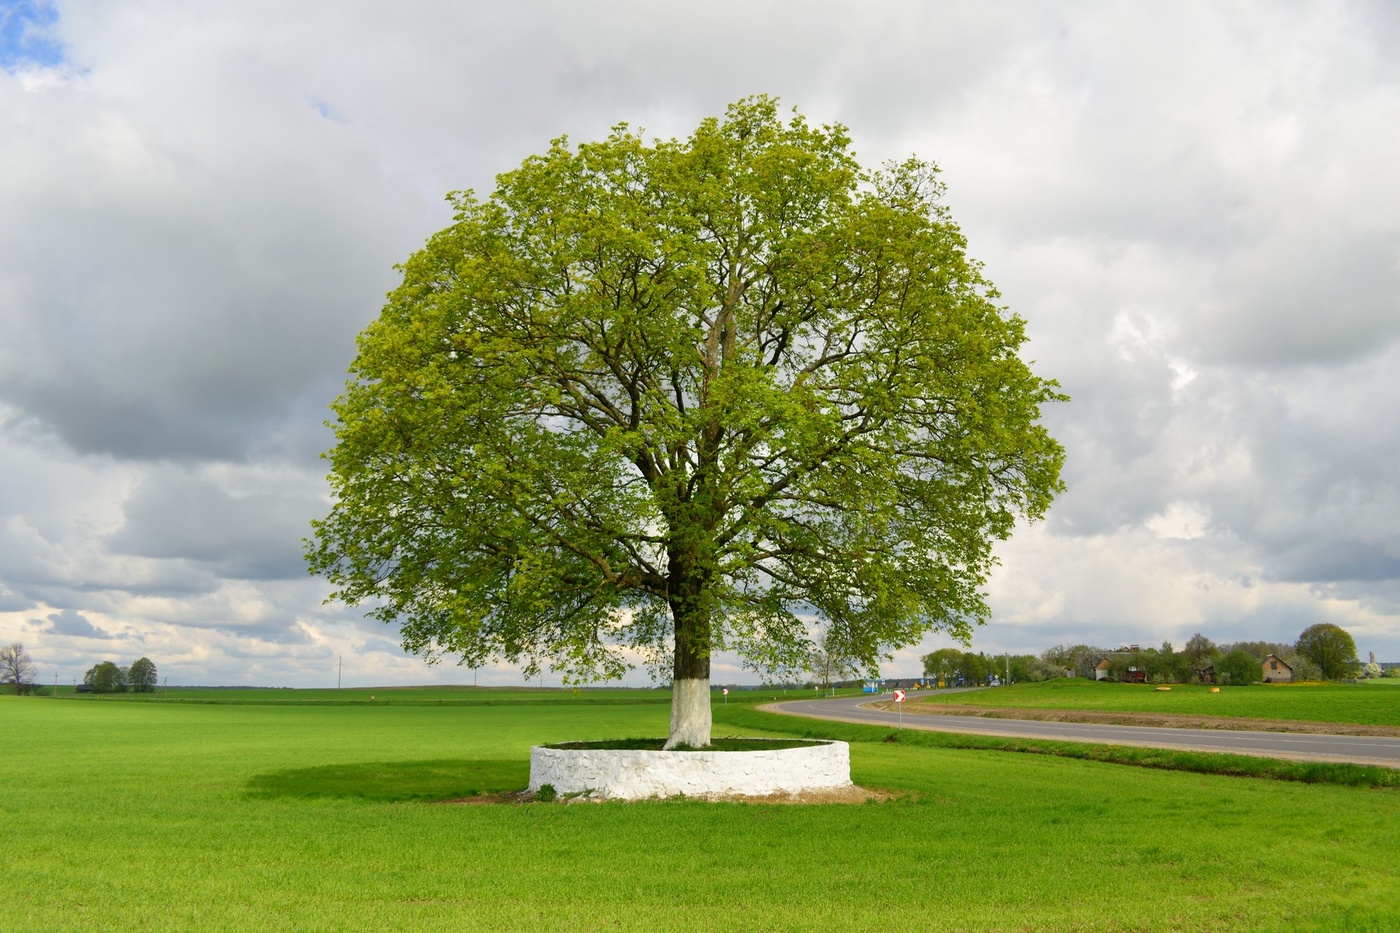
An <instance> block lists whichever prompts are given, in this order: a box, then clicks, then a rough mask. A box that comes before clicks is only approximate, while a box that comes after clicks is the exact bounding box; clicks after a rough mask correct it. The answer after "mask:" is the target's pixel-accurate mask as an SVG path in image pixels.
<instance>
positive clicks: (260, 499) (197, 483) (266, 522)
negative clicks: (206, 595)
mask: <svg viewBox="0 0 1400 933" xmlns="http://www.w3.org/2000/svg"><path fill="white" fill-rule="evenodd" d="M320 508H321V503H320V501H319V499H318V498H317V497H315V496H309V495H297V494H295V493H280V494H270V493H257V494H252V495H246V496H234V495H231V494H229V493H228V492H227V491H226V490H224V489H222V488H220V487H219V486H218V485H217V484H216V483H214V482H212V481H210V480H208V479H205V478H201V477H196V476H191V475H189V474H187V473H184V472H182V471H176V470H162V471H160V472H158V473H155V474H153V475H152V476H151V477H149V478H148V479H147V480H146V481H145V482H143V483H142V484H141V486H140V487H139V488H138V489H137V490H136V492H135V493H134V494H133V495H132V496H131V498H130V499H128V500H127V503H126V521H125V523H124V524H123V525H122V526H121V528H120V529H118V530H117V531H116V532H114V533H113V534H112V535H111V536H110V537H109V538H108V539H107V540H108V544H109V546H110V547H111V549H112V551H113V553H116V554H128V555H132V556H136V557H146V558H154V559H158V560H169V559H180V560H187V561H191V562H194V563H197V564H200V565H203V566H206V567H208V568H210V569H211V570H213V571H214V572H216V573H218V574H219V575H220V576H221V577H224V578H231V579H254V580H278V579H300V578H302V577H305V575H306V568H305V564H304V563H303V561H302V556H301V539H302V538H303V537H304V536H306V535H307V534H308V532H309V530H310V519H311V518H312V517H314V516H316V514H317V512H318V511H319V510H320Z"/></svg>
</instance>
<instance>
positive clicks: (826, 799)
mask: <svg viewBox="0 0 1400 933" xmlns="http://www.w3.org/2000/svg"><path fill="white" fill-rule="evenodd" d="M894 796H897V795H895V794H894V793H892V792H890V791H884V790H870V789H868V788H864V787H856V786H855V785H854V784H852V785H851V786H850V787H828V788H822V789H820V790H805V791H799V792H796V793H776V794H700V795H696V796H693V797H672V798H668V799H671V800H682V799H684V800H705V801H712V802H717V803H777V804H820V803H866V802H867V801H874V802H875V803H883V802H884V801H886V800H889V799H890V798H891V797H894ZM533 800H534V795H533V794H531V793H530V792H529V791H528V790H521V791H514V792H512V793H509V794H479V795H477V796H475V797H456V798H453V799H451V800H441V801H438V802H439V803H444V804H456V805H458V806H468V807H481V806H493V805H494V806H500V805H502V804H523V803H531V802H532V801H533ZM557 802H558V803H562V804H566V805H568V804H579V803H608V802H610V801H608V800H607V799H606V798H604V797H593V796H590V795H582V794H581V795H577V796H561V797H559V799H558V801H557ZM612 802H617V803H636V802H637V801H631V800H627V801H612Z"/></svg>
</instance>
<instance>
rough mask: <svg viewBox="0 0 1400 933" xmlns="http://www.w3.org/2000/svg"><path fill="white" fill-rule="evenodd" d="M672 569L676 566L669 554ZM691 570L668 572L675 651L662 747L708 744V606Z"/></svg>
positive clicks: (701, 586) (701, 583)
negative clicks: (668, 716) (667, 725)
mask: <svg viewBox="0 0 1400 933" xmlns="http://www.w3.org/2000/svg"><path fill="white" fill-rule="evenodd" d="M672 569H673V570H675V569H677V561H676V560H675V559H674V558H673V560H672ZM697 576H698V575H695V574H685V573H681V574H676V573H674V572H673V573H672V575H671V600H670V602H671V618H672V620H673V621H674V623H675V633H676V654H675V658H674V661H673V662H672V674H671V734H670V736H669V737H668V738H667V739H666V745H665V747H666V748H675V747H676V746H677V745H688V746H692V747H695V748H699V747H702V746H705V745H709V744H710V726H711V724H712V719H711V714H710V610H709V606H708V605H707V604H706V600H705V598H704V593H703V589H704V583H703V582H702V580H701V579H697Z"/></svg>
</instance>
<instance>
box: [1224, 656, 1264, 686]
mask: <svg viewBox="0 0 1400 933" xmlns="http://www.w3.org/2000/svg"><path fill="white" fill-rule="evenodd" d="M1215 676H1216V678H1217V679H1218V680H1219V681H1220V682H1221V683H1226V684H1232V685H1234V686H1237V687H1238V686H1243V685H1245V684H1257V683H1259V682H1260V681H1261V680H1263V679H1264V671H1263V670H1262V669H1261V668H1260V666H1259V659H1258V658H1256V657H1255V656H1254V655H1252V654H1250V653H1249V652H1248V651H1246V650H1244V649H1243V648H1237V649H1235V650H1234V651H1231V652H1230V653H1229V654H1227V655H1225V657H1223V658H1221V659H1220V660H1219V661H1216V662H1215Z"/></svg>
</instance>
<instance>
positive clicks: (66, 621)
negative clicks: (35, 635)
mask: <svg viewBox="0 0 1400 933" xmlns="http://www.w3.org/2000/svg"><path fill="white" fill-rule="evenodd" d="M33 621H34V622H35V623H36V624H39V625H42V624H43V623H41V622H40V621H39V620H38V619H34V620H33ZM48 623H49V624H48V626H47V629H48V631H50V632H52V633H53V634H55V635H68V636H73V637H77V638H111V637H112V636H111V635H110V634H109V633H107V632H104V631H103V630H102V629H100V628H98V627H97V626H95V625H93V624H92V623H91V622H89V621H88V620H87V619H85V618H83V616H82V614H81V613H77V612H74V611H73V610H72V609H65V610H63V611H62V612H55V613H52V614H51V615H50V616H49V617H48Z"/></svg>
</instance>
